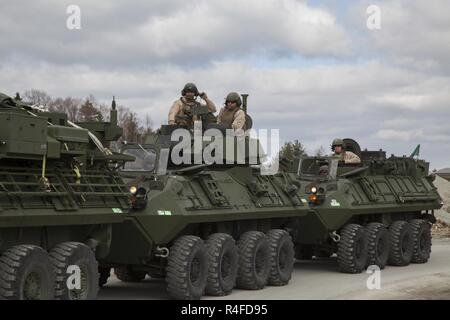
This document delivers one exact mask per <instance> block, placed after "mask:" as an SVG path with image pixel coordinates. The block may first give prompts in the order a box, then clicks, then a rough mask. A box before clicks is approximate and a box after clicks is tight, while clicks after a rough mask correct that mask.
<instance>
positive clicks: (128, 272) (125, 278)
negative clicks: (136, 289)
mask: <svg viewBox="0 0 450 320" xmlns="http://www.w3.org/2000/svg"><path fill="white" fill-rule="evenodd" d="M114 274H115V275H116V277H117V279H119V280H120V281H122V282H141V281H142V280H144V279H145V276H146V275H147V273H146V272H145V271H139V270H133V267H132V266H123V267H117V268H114Z"/></svg>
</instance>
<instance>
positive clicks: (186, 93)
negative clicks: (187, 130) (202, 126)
mask: <svg viewBox="0 0 450 320" xmlns="http://www.w3.org/2000/svg"><path fill="white" fill-rule="evenodd" d="M198 96H200V98H202V100H203V101H205V103H206V106H207V108H208V110H209V111H210V112H212V113H214V112H216V111H217V109H216V106H215V105H214V102H212V101H211V100H210V99H209V98H208V96H207V95H206V93H204V92H202V93H200V92H199V91H198V89H197V86H196V85H195V84H193V83H186V85H185V86H184V88H183V90H182V91H181V98H180V99H178V100H176V101H175V102H174V103H173V105H172V107H171V108H170V111H169V124H178V125H190V122H189V120H188V117H189V115H190V110H191V108H193V107H195V106H198V105H200V103H199V102H197V101H196V98H197V97H198Z"/></svg>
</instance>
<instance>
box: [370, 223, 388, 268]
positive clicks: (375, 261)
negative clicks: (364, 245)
mask: <svg viewBox="0 0 450 320" xmlns="http://www.w3.org/2000/svg"><path fill="white" fill-rule="evenodd" d="M366 230H367V234H368V238H369V243H368V246H369V258H368V260H367V266H373V265H376V266H378V267H379V268H380V269H384V267H385V266H386V265H387V262H388V259H389V231H388V230H387V228H386V227H385V226H384V225H383V224H382V223H376V222H374V223H369V224H368V225H367V226H366Z"/></svg>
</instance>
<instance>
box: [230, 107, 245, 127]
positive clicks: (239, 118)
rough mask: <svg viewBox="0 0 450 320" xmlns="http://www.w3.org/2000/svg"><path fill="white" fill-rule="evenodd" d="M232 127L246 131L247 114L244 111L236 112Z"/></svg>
mask: <svg viewBox="0 0 450 320" xmlns="http://www.w3.org/2000/svg"><path fill="white" fill-rule="evenodd" d="M231 127H232V128H233V129H234V130H244V129H245V112H244V111H243V110H239V111H238V112H236V114H235V117H234V121H233V124H232V125H231Z"/></svg>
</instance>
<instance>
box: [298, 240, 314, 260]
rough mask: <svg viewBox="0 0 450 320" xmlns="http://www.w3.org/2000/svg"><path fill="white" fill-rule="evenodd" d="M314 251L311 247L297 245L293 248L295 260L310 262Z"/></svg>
mask: <svg viewBox="0 0 450 320" xmlns="http://www.w3.org/2000/svg"><path fill="white" fill-rule="evenodd" d="M313 253H314V250H313V248H312V246H311V245H307V244H305V245H301V244H299V245H297V246H296V247H295V258H296V259H298V260H311V259H312V257H313Z"/></svg>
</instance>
